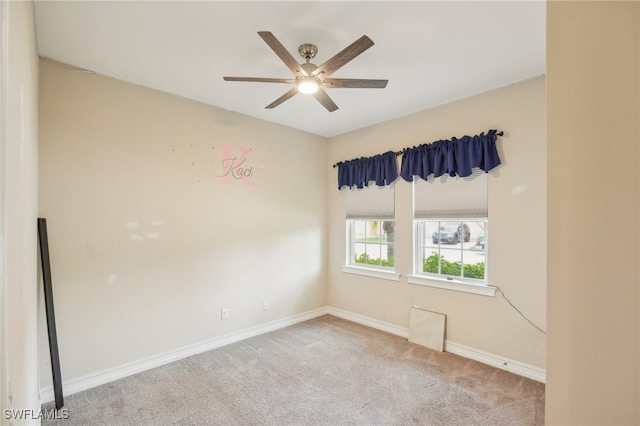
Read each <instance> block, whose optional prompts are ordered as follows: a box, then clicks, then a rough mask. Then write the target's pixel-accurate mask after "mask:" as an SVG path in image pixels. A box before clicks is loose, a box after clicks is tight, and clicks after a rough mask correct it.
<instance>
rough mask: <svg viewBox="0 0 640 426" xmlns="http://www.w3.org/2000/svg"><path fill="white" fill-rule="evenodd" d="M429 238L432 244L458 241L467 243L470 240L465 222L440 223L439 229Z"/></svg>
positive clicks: (456, 242) (469, 233) (455, 242)
mask: <svg viewBox="0 0 640 426" xmlns="http://www.w3.org/2000/svg"><path fill="white" fill-rule="evenodd" d="M431 239H432V241H433V244H438V243H443V244H444V243H446V244H458V242H460V241H464V242H465V243H468V242H469V241H470V240H471V231H470V230H469V226H468V225H467V224H466V223H462V224H460V225H442V226H440V230H439V231H437V232H434V233H433V234H432V235H431Z"/></svg>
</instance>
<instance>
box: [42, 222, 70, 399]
mask: <svg viewBox="0 0 640 426" xmlns="http://www.w3.org/2000/svg"><path fill="white" fill-rule="evenodd" d="M38 238H39V240H40V262H41V263H42V280H43V282H44V303H45V308H46V312H47V331H48V334H49V354H50V355H51V372H52V373H53V394H54V396H55V400H56V410H59V409H61V408H62V407H63V406H64V396H63V395H62V376H61V374H60V355H59V354H58V335H57V333H56V316H55V312H54V310H53V288H52V287H51V264H50V262H49V239H48V238H47V219H42V218H38Z"/></svg>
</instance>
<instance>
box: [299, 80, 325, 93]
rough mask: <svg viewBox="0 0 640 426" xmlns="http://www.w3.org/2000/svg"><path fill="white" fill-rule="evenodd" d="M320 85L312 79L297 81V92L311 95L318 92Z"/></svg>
mask: <svg viewBox="0 0 640 426" xmlns="http://www.w3.org/2000/svg"><path fill="white" fill-rule="evenodd" d="M319 87H320V85H319V84H318V81H317V80H316V79H315V78H313V77H306V78H302V79H300V80H298V92H300V93H304V94H307V95H311V94H313V93H316V92H317V91H318V88H319Z"/></svg>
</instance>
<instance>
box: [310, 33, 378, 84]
mask: <svg viewBox="0 0 640 426" xmlns="http://www.w3.org/2000/svg"><path fill="white" fill-rule="evenodd" d="M371 46H373V41H371V39H370V38H369V37H367V36H366V35H364V36H362V37H360V38H359V39H358V40H356V41H354V42H353V43H351V44H350V45H349V46H347V47H346V48H345V49H343V50H342V51H340V52H339V53H338V54H337V55H335V56H334V57H333V58H331V59H329V60H328V61H327V62H325V63H324V64H322V65H320V66H319V67H318V68H316V69H315V70H313V72H312V73H311V74H312V75H313V76H314V77H318V76H319V75H320V74H322V73H324V75H323V76H320V79H324V78H326V77H329V75H331V74H333V73H334V72H335V71H336V70H338V68H340V67H342V66H343V65H344V64H346V63H347V62H349V61H350V60H352V59H353V58H355V57H356V56H358V55H359V54H361V53H362V52H364V51H365V50H367V49H368V48H370V47H371Z"/></svg>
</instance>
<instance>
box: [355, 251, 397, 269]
mask: <svg viewBox="0 0 640 426" xmlns="http://www.w3.org/2000/svg"><path fill="white" fill-rule="evenodd" d="M356 263H363V264H365V265H376V266H393V265H394V259H393V256H389V257H388V259H380V258H375V259H373V258H371V257H370V256H369V255H368V254H367V253H362V254H361V255H360V256H358V257H356Z"/></svg>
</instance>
